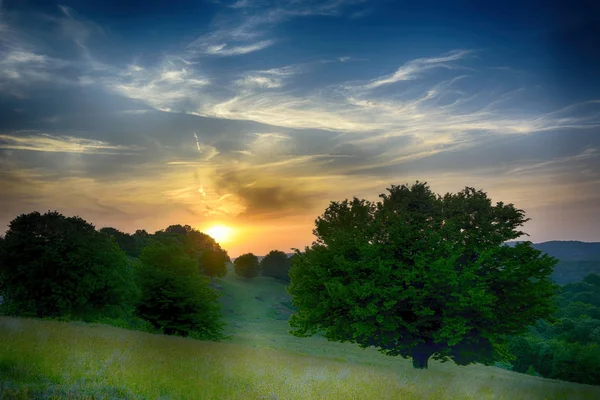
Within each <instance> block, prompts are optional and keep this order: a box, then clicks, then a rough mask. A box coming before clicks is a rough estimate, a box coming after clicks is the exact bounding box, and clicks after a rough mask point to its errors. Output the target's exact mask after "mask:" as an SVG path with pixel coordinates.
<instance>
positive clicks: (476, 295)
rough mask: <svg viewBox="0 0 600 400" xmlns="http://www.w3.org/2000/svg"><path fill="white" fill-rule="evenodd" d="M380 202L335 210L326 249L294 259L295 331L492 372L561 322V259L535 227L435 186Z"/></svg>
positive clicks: (324, 224) (409, 189) (327, 222)
mask: <svg viewBox="0 0 600 400" xmlns="http://www.w3.org/2000/svg"><path fill="white" fill-rule="evenodd" d="M388 192H389V193H388V194H382V195H380V198H381V201H378V202H377V203H372V202H369V201H366V200H359V199H357V198H354V199H353V200H352V201H348V200H344V201H342V202H332V203H331V204H330V206H329V207H328V208H327V209H326V211H325V212H324V213H323V215H322V216H320V217H319V218H317V220H316V222H315V225H316V228H315V230H314V235H315V236H316V237H317V240H316V242H315V243H313V245H312V246H311V247H306V251H305V252H304V253H300V252H299V251H298V250H296V257H295V258H294V261H293V266H292V269H291V271H290V278H291V284H290V287H289V289H288V291H289V293H290V294H291V295H292V298H293V301H292V303H293V304H294V306H296V308H297V309H298V312H297V313H296V314H294V315H292V316H291V318H290V326H291V327H292V328H294V329H293V330H292V331H291V332H290V333H292V334H293V335H295V336H299V337H307V336H312V335H314V334H315V333H318V332H320V333H323V334H324V336H325V337H326V338H327V339H328V340H331V341H339V342H352V343H356V344H358V345H359V346H360V347H362V348H366V347H370V346H374V347H376V348H378V350H379V351H380V352H382V353H384V354H387V355H390V356H398V355H399V356H402V357H403V358H412V360H413V366H414V367H415V368H427V365H428V364H427V363H428V360H429V358H430V357H433V358H434V359H437V360H440V361H442V362H446V361H450V360H452V361H454V362H455V363H456V364H459V365H468V364H470V363H474V362H481V363H484V364H487V365H490V364H492V363H494V362H495V361H497V360H500V361H506V360H509V359H510V358H511V356H510V354H509V353H508V351H507V346H506V336H507V335H516V334H520V333H522V332H524V331H525V330H526V329H527V328H526V327H527V326H528V325H533V324H534V323H535V322H536V321H537V320H538V319H540V318H546V317H547V319H551V317H550V315H551V313H552V312H553V311H554V304H553V301H552V296H553V292H554V289H555V286H556V285H554V284H553V283H552V282H551V280H550V278H549V276H550V274H551V272H552V267H553V266H554V265H555V264H556V262H557V260H556V259H554V258H551V257H549V256H547V255H545V254H544V255H542V253H541V252H540V251H538V250H535V249H533V248H532V247H531V243H530V242H524V243H520V244H517V245H515V246H514V247H509V246H506V245H503V243H504V242H506V241H508V240H513V239H516V238H518V237H520V236H521V235H523V234H524V233H523V232H521V231H519V230H518V229H517V228H518V227H519V226H521V225H522V224H523V223H525V222H526V221H527V219H525V216H524V212H523V211H522V210H518V209H516V208H515V207H514V206H513V205H512V204H508V205H505V204H504V203H501V202H499V203H497V204H496V205H495V206H493V205H492V204H491V201H490V200H489V199H488V198H487V195H486V194H485V193H484V192H482V191H476V190H475V189H473V188H465V189H464V190H463V191H461V192H459V193H457V194H446V195H445V196H443V197H442V196H436V195H435V194H434V193H432V192H431V190H430V189H429V187H428V186H427V185H426V183H419V182H417V183H416V184H414V185H412V186H407V185H402V186H392V187H391V188H389V189H388Z"/></svg>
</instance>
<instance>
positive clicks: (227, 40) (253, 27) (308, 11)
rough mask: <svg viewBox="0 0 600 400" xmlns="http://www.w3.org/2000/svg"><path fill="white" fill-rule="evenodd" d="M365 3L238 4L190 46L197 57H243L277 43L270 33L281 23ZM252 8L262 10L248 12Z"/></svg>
mask: <svg viewBox="0 0 600 400" xmlns="http://www.w3.org/2000/svg"><path fill="white" fill-rule="evenodd" d="M363 1H364V0H327V1H312V0H295V1H290V2H286V3H285V4H281V3H280V2H278V1H263V2H252V1H246V0H241V1H236V2H234V3H233V4H230V5H229V8H230V9H232V10H234V11H237V12H234V14H233V15H231V14H229V15H227V16H220V17H219V18H217V19H216V20H215V21H214V22H213V26H212V29H211V31H210V32H209V33H206V34H204V35H201V36H200V37H198V38H197V39H196V40H194V41H193V42H192V43H190V44H189V45H188V47H187V50H188V52H189V54H191V55H193V56H199V55H213V56H239V55H244V54H249V53H253V52H256V51H260V50H264V49H266V48H268V47H270V46H272V45H274V44H275V43H276V40H275V39H273V38H267V37H266V36H267V34H268V33H269V32H270V30H271V29H273V28H274V27H275V26H277V25H278V24H281V23H282V22H284V21H286V20H289V19H291V18H297V17H306V16H310V15H329V16H339V15H340V14H341V12H342V10H344V9H346V8H347V7H348V6H353V5H356V4H360V3H362V2H363ZM250 9H254V10H257V9H260V11H255V12H253V13H248V10H250Z"/></svg>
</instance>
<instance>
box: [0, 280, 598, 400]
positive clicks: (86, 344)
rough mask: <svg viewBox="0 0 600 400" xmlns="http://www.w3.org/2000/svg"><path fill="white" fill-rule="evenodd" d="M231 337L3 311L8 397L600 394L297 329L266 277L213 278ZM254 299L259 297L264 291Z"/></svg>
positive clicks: (0, 350) (1, 367) (512, 399)
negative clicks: (418, 362) (218, 339)
mask: <svg viewBox="0 0 600 400" xmlns="http://www.w3.org/2000/svg"><path fill="white" fill-rule="evenodd" d="M215 283H216V284H218V285H219V286H220V287H221V289H220V291H221V292H222V294H223V296H222V299H221V300H222V302H223V308H224V311H226V320H227V322H228V323H229V328H228V333H230V334H232V335H233V338H232V340H230V341H227V342H223V343H214V342H203V341H196V340H192V339H185V338H179V337H168V336H163V335H153V334H149V333H145V332H137V331H128V330H124V329H119V328H115V327H110V326H105V325H86V324H81V323H66V322H57V321H40V320H35V319H18V318H7V317H0V398H3V399H30V398H39V399H53V398H55V399H219V400H226V399H232V400H234V399H244V400H247V399H271V400H274V399H277V400H284V399H290V400H291V399H303V400H304V399H333V400H337V399H340V400H341V399H344V400H350V399H360V400H363V399H364V400H367V399H403V400H416V399H436V400H443V399H461V400H462V399H477V400H485V399H506V400H518V399H547V400H551V399H565V400H567V399H568V400H571V399H597V398H600V387H595V386H587V385H580V384H574V383H567V382H560V381H554V380H549V379H544V378H538V377H532V376H527V375H524V374H517V373H514V372H510V371H506V370H503V369H500V368H494V367H484V366H480V365H472V366H468V367H458V366H455V365H452V364H441V363H438V362H431V363H430V369H429V370H425V371H420V370H415V369H413V368H412V364H411V362H410V360H403V359H401V358H393V357H387V356H384V355H382V354H380V353H378V352H376V351H375V350H373V349H366V350H362V349H360V348H358V347H357V346H353V345H351V344H341V343H329V342H327V341H326V340H325V339H323V338H321V337H313V338H307V339H300V338H295V337H293V336H291V335H289V334H288V333H287V329H288V326H287V321H284V320H280V319H276V318H275V317H276V315H275V314H274V313H273V312H272V310H273V309H274V308H277V307H279V306H280V305H281V303H282V302H286V301H289V296H287V294H286V292H285V288H284V287H283V285H282V284H280V283H278V282H275V281H274V280H272V279H270V278H257V279H255V280H253V281H247V280H244V279H240V278H237V277H235V276H232V275H229V276H228V277H226V278H225V279H216V280H215ZM257 297H258V298H257Z"/></svg>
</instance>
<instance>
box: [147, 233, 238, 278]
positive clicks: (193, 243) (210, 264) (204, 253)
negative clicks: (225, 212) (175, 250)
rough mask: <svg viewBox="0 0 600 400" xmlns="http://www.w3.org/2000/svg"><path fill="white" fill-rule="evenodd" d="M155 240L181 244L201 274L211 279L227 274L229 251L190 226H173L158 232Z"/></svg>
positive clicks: (154, 237)
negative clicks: (195, 262) (194, 261)
mask: <svg viewBox="0 0 600 400" xmlns="http://www.w3.org/2000/svg"><path fill="white" fill-rule="evenodd" d="M153 239H155V240H158V241H160V242H161V243H178V244H180V245H181V246H182V248H183V249H184V251H185V252H186V254H188V255H189V256H190V257H192V258H194V259H195V260H196V261H197V263H198V268H199V270H200V272H202V273H204V274H206V275H208V276H210V277H214V276H220V277H223V276H225V275H226V274H227V266H226V263H227V262H229V261H230V258H229V255H228V254H227V251H225V250H223V249H222V248H221V246H220V245H219V243H217V242H216V241H215V239H213V238H212V237H210V236H209V235H207V234H205V233H202V232H200V231H198V230H196V229H193V228H192V227H191V226H189V225H184V226H182V225H171V226H169V227H168V228H167V229H165V230H164V231H158V232H156V233H155V234H154V236H153Z"/></svg>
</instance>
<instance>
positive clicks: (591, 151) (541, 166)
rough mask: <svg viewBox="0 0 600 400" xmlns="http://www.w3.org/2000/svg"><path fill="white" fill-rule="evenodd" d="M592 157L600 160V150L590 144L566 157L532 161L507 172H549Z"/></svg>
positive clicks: (520, 173) (519, 173)
mask: <svg viewBox="0 0 600 400" xmlns="http://www.w3.org/2000/svg"><path fill="white" fill-rule="evenodd" d="M590 159H597V160H600V150H599V149H597V148H594V147H589V146H588V147H586V148H585V149H584V150H583V151H581V152H580V153H578V154H575V155H571V156H566V157H559V158H555V159H552V160H548V161H543V162H538V163H532V164H529V165H523V166H520V167H517V168H513V169H510V170H509V171H507V173H508V174H511V175H523V174H524V173H525V174H531V173H532V172H534V173H535V172H540V171H544V172H545V173H548V172H549V170H554V169H556V168H564V166H565V165H570V166H573V163H576V162H578V161H585V160H590Z"/></svg>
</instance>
